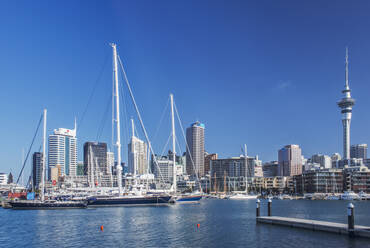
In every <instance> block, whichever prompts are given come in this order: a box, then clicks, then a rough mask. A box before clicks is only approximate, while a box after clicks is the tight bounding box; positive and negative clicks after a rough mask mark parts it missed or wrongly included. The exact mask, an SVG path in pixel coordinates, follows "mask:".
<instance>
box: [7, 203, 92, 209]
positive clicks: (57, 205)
mask: <svg viewBox="0 0 370 248" xmlns="http://www.w3.org/2000/svg"><path fill="white" fill-rule="evenodd" d="M10 205H11V206H12V209H14V210H37V209H40V210H55V209H76V208H87V203H84V202H21V201H17V202H10Z"/></svg>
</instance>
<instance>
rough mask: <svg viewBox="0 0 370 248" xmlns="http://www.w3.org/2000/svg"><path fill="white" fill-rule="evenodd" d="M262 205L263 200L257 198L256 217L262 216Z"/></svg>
mask: <svg viewBox="0 0 370 248" xmlns="http://www.w3.org/2000/svg"><path fill="white" fill-rule="evenodd" d="M260 206H261V201H260V200H259V199H257V201H256V217H260Z"/></svg>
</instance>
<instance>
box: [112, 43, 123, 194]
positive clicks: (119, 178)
mask: <svg viewBox="0 0 370 248" xmlns="http://www.w3.org/2000/svg"><path fill="white" fill-rule="evenodd" d="M111 46H112V48H113V73H114V81H115V97H116V128H117V142H116V146H117V185H118V190H119V194H120V195H121V194H122V166H121V126H120V117H119V90H118V68H117V46H116V44H114V43H112V44H111Z"/></svg>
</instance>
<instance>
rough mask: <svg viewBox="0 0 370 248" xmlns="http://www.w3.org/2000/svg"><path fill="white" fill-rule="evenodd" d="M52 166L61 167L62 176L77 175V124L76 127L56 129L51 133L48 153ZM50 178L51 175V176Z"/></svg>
mask: <svg viewBox="0 0 370 248" xmlns="http://www.w3.org/2000/svg"><path fill="white" fill-rule="evenodd" d="M48 164H49V174H50V167H56V166H59V167H60V176H76V169H77V138H76V125H75V128H74V129H66V128H59V129H54V134H51V135H49V154H48ZM49 178H50V176H49Z"/></svg>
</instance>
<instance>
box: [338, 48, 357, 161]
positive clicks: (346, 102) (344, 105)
mask: <svg viewBox="0 0 370 248" xmlns="http://www.w3.org/2000/svg"><path fill="white" fill-rule="evenodd" d="M342 93H343V98H342V99H341V100H340V101H339V102H338V107H339V108H340V109H341V113H342V123H343V159H346V160H349V159H350V152H349V151H350V127H351V118H352V107H353V105H355V99H353V98H351V90H350V89H349V85H348V48H346V72H345V85H344V90H342Z"/></svg>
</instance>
